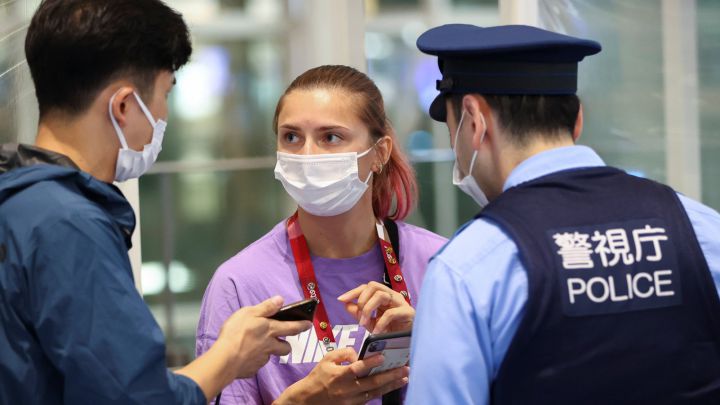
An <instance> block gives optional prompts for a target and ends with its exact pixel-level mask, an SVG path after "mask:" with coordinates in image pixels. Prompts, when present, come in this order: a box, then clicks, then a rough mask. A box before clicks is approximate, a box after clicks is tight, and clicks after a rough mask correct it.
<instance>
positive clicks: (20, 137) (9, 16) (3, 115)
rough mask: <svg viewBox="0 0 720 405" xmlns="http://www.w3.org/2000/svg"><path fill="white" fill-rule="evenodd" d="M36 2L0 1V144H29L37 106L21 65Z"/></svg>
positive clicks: (23, 60)
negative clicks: (30, 19)
mask: <svg viewBox="0 0 720 405" xmlns="http://www.w3.org/2000/svg"><path fill="white" fill-rule="evenodd" d="M36 5H37V1H34V0H33V1H27V0H14V1H0V143H6V142H18V141H20V142H32V140H33V139H34V137H35V131H36V129H37V102H36V100H35V92H34V87H33V84H32V79H31V76H30V70H29V68H28V66H27V63H25V35H26V34H27V25H28V19H29V18H30V15H31V13H32V11H33V10H34V9H35V7H36Z"/></svg>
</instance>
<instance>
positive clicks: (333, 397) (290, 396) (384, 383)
mask: <svg viewBox="0 0 720 405" xmlns="http://www.w3.org/2000/svg"><path fill="white" fill-rule="evenodd" d="M383 361H384V359H383V356H382V355H378V356H373V357H370V358H368V359H366V360H358V358H357V353H355V350H354V349H353V348H351V347H347V348H344V349H337V350H334V351H332V352H329V353H327V354H326V355H325V357H323V359H322V360H320V362H319V363H318V364H317V365H316V366H315V368H313V370H312V371H311V372H310V374H308V375H307V377H305V378H303V379H302V380H300V381H298V382H296V383H295V384H293V385H291V386H289V387H288V388H287V389H286V390H285V391H284V392H283V393H282V394H281V395H280V397H278V398H277V399H276V400H275V401H274V402H273V404H275V405H284V404H333V405H336V404H364V403H366V402H367V401H369V400H371V399H374V398H379V397H381V396H382V395H384V394H387V393H388V392H390V391H394V390H396V389H398V388H402V387H404V386H405V385H406V384H407V383H408V374H409V372H410V369H409V368H408V367H398V368H396V369H393V370H389V371H385V372H383V373H379V374H375V375H372V376H368V377H358V376H362V375H366V374H367V373H368V372H370V370H371V369H372V368H373V367H377V366H379V365H381V364H382V363H383ZM347 363H350V364H347Z"/></svg>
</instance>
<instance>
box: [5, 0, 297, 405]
mask: <svg viewBox="0 0 720 405" xmlns="http://www.w3.org/2000/svg"><path fill="white" fill-rule="evenodd" d="M25 48H26V49H25V51H26V55H27V62H28V65H29V67H30V71H31V73H32V77H33V81H34V83H35V89H36V94H37V99H38V103H39V107H40V124H39V129H38V133H37V139H36V144H35V145H34V146H30V145H3V146H1V147H0V403H2V404H55V403H69V404H111V403H112V404H150V403H158V404H170V403H178V404H181V403H182V404H203V403H207V401H209V400H210V399H211V398H213V397H214V396H215V395H217V394H218V393H219V392H220V391H221V389H222V388H223V387H224V386H225V385H227V384H228V383H230V382H231V381H232V380H234V379H235V378H246V377H251V376H253V375H254V374H255V372H256V371H257V370H258V369H259V368H260V367H261V366H262V365H263V364H265V363H266V362H267V360H268V358H269V356H270V355H273V354H274V355H284V354H287V353H288V352H289V351H290V348H289V345H288V344H287V343H286V342H284V341H282V340H280V339H278V338H280V337H282V336H286V335H294V334H297V333H299V332H301V331H302V330H305V329H308V328H309V327H310V326H311V325H310V323H309V322H279V321H274V320H269V319H267V317H268V316H270V315H272V314H274V313H275V312H276V311H277V310H278V309H279V308H280V306H281V305H282V299H281V298H280V297H275V298H273V299H270V300H268V301H266V302H264V303H261V304H260V305H258V306H256V307H248V308H245V309H242V310H240V311H238V312H236V313H235V314H234V315H233V316H232V317H231V318H229V319H228V320H227V321H226V323H225V325H224V326H223V329H222V331H221V333H220V336H219V338H218V340H217V342H216V343H215V345H214V346H213V347H212V348H211V349H210V351H209V352H208V353H206V354H205V355H203V356H201V357H199V358H198V359H196V360H195V361H194V362H192V363H191V364H189V365H188V366H186V367H184V368H182V369H180V370H177V371H176V372H170V371H169V370H167V368H166V365H165V346H164V338H163V334H162V332H161V330H160V328H159V327H158V325H157V323H156V322H155V320H154V319H153V317H152V315H151V313H150V311H149V310H148V308H147V307H146V305H145V304H144V303H143V300H142V297H141V296H140V295H139V294H138V292H137V291H136V290H135V287H134V283H133V276H132V272H131V268H130V263H129V260H128V255H127V250H128V249H129V248H130V237H131V235H132V233H133V230H134V227H135V217H134V214H133V211H132V209H131V207H130V205H129V204H128V202H127V201H126V200H125V198H124V197H123V195H122V194H121V192H120V191H119V190H118V189H117V188H116V187H115V186H113V185H112V182H113V180H115V181H123V180H126V179H129V178H135V177H138V176H140V175H142V174H143V173H144V172H145V171H147V170H148V169H149V168H150V166H151V165H152V164H153V162H154V161H155V159H156V158H157V154H158V153H159V152H160V149H161V142H162V137H163V131H164V129H165V121H164V119H165V118H166V117H167V94H168V93H169V92H170V90H171V88H172V86H173V83H174V72H175V71H176V70H177V69H178V68H180V67H181V66H182V65H184V64H185V63H186V62H187V61H188V58H189V57H190V53H191V46H190V41H189V35H188V31H187V27H186V25H185V23H184V21H183V19H182V17H181V16H180V15H179V14H177V13H175V12H174V11H173V10H171V9H170V8H168V7H167V6H166V5H165V4H163V3H162V2H161V1H159V0H45V1H43V2H42V3H41V5H40V7H39V9H38V11H37V12H36V14H35V15H34V17H33V19H32V22H31V24H30V27H29V29H28V35H27V39H26V44H25Z"/></svg>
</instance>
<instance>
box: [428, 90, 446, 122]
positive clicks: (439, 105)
mask: <svg viewBox="0 0 720 405" xmlns="http://www.w3.org/2000/svg"><path fill="white" fill-rule="evenodd" d="M429 112H430V118H432V119H434V120H435V121H438V122H446V121H447V109H446V108H445V95H444V94H438V96H437V97H435V100H433V102H432V104H430V111H429Z"/></svg>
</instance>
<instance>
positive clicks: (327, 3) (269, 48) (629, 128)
mask: <svg viewBox="0 0 720 405" xmlns="http://www.w3.org/2000/svg"><path fill="white" fill-rule="evenodd" d="M167 3H169V4H170V5H171V6H172V7H174V8H176V9H177V10H179V11H180V12H181V13H183V15H184V16H185V18H186V20H187V22H188V24H189V26H190V29H191V31H192V35H193V42H194V44H193V45H194V49H195V50H194V53H193V58H192V61H191V62H190V63H189V64H188V65H187V66H185V67H184V68H183V69H182V70H181V71H180V72H179V74H178V76H177V86H176V88H175V90H174V91H173V93H172V94H171V97H170V106H171V111H170V120H169V126H168V129H167V132H166V134H167V135H166V137H165V141H164V144H163V152H162V154H161V155H160V159H159V163H158V164H156V166H155V167H154V168H153V170H152V172H151V173H150V174H148V175H145V176H144V177H143V178H142V179H141V180H140V181H139V185H138V184H137V183H130V184H128V185H125V190H127V191H126V193H127V194H128V196H129V197H130V199H131V200H132V201H137V200H138V197H139V206H137V207H136V208H137V209H138V210H139V218H140V224H141V227H140V228H139V229H140V233H139V234H138V235H136V238H139V239H136V240H140V241H141V243H138V244H137V248H136V249H135V250H134V252H133V253H132V255H134V261H135V263H136V266H135V267H136V269H135V270H136V271H137V274H139V275H140V276H138V277H137V278H138V280H137V283H138V287H139V288H141V291H142V294H143V296H144V298H145V300H146V301H147V303H148V304H149V305H150V308H151V310H152V311H153V313H154V314H155V317H156V319H157V320H158V322H159V324H160V325H161V326H162V328H163V330H164V331H165V334H166V338H167V342H168V354H169V356H168V363H169V365H171V366H173V365H179V364H182V363H184V362H187V361H188V360H189V359H190V358H191V357H192V355H193V352H194V334H195V327H196V325H197V320H198V313H199V307H200V301H201V299H202V296H203V293H204V291H205V287H206V286H207V284H208V282H209V281H210V279H211V277H212V275H213V272H214V271H215V269H216V268H217V267H218V266H219V265H220V264H221V263H222V262H223V261H225V260H227V259H228V258H229V257H231V256H233V255H234V254H236V253H237V252H239V251H240V250H241V249H243V248H244V247H245V246H247V245H248V244H250V243H251V242H253V241H254V240H255V239H257V238H258V237H260V236H262V235H263V234H265V233H266V232H267V231H268V230H270V228H271V227H272V226H273V225H275V224H276V223H278V222H280V221H281V220H283V218H285V217H287V216H288V215H289V214H290V213H291V212H292V211H293V209H294V204H293V202H292V200H290V198H289V197H288V196H287V195H286V194H285V192H284V190H283V189H282V186H281V185H280V183H279V182H277V181H276V180H275V179H274V176H273V167H274V164H275V156H274V152H275V138H274V134H273V130H272V116H273V113H274V110H275V105H276V102H277V100H278V98H279V96H280V95H281V94H282V92H283V91H284V89H285V87H286V86H287V85H288V84H289V83H290V82H291V81H292V79H293V78H294V77H296V76H297V75H299V74H300V73H302V72H303V71H305V70H306V69H308V68H311V67H313V66H317V65H321V64H332V63H342V64H350V65H352V66H355V67H356V68H359V69H361V70H364V71H366V72H367V73H368V74H369V76H370V77H371V78H372V79H373V80H374V81H375V82H376V84H377V85H378V87H379V88H380V90H381V92H382V94H383V96H384V98H385V102H386V107H387V110H388V113H389V116H390V118H391V120H392V122H393V124H394V127H395V129H396V131H397V135H398V138H399V142H400V144H401V147H403V148H404V149H405V151H406V152H407V153H408V154H409V156H410V157H411V160H412V161H413V163H414V166H415V169H416V171H417V174H418V179H419V184H420V202H419V205H418V208H417V210H416V211H415V213H414V214H413V215H412V216H411V217H410V218H409V221H408V222H411V223H414V224H417V225H420V226H423V227H426V228H428V229H431V230H433V231H435V232H437V233H440V234H443V235H445V236H450V235H452V233H453V231H454V230H455V229H456V228H457V227H458V226H459V225H460V224H462V223H463V222H465V221H467V220H468V219H470V218H471V217H472V216H473V215H474V214H475V213H476V211H477V208H476V206H475V205H474V203H473V202H472V200H470V199H469V197H466V196H465V195H464V194H462V193H461V192H460V191H459V190H456V189H455V188H454V186H453V185H452V183H451V181H450V180H451V169H452V159H453V155H452V151H450V150H449V149H448V146H449V138H448V133H447V129H446V127H445V126H444V125H439V124H437V123H435V122H433V121H432V120H430V119H429V118H428V117H427V114H426V111H427V107H428V105H429V103H430V101H431V100H432V98H433V97H434V96H435V94H436V90H435V80H436V79H438V78H439V72H438V69H437V64H436V62H435V60H434V58H432V57H429V56H426V55H423V54H421V53H420V52H419V51H417V49H416V48H415V40H416V39H417V37H418V35H419V34H420V33H422V32H423V31H424V30H426V29H428V28H430V27H433V26H436V25H441V24H445V23H456V22H463V23H470V24H475V25H480V26H488V25H498V24H507V23H524V24H530V25H537V26H540V27H544V28H548V29H552V30H555V31H558V32H563V33H567V34H570V35H576V36H581V37H587V38H591V39H595V40H597V41H599V42H601V43H602V45H603V51H602V53H600V54H599V55H597V56H593V57H590V58H588V59H587V60H585V61H584V62H582V63H581V64H580V83H579V95H580V97H581V99H582V101H583V103H584V112H585V131H584V134H583V136H582V138H581V139H580V143H581V144H586V145H589V146H591V147H593V148H595V149H596V150H597V151H598V152H599V153H600V154H601V156H603V157H604V159H605V160H606V162H607V163H608V164H611V165H615V166H618V167H621V168H623V169H625V170H628V171H629V172H631V173H633V174H636V175H638V176H645V177H649V178H652V179H655V180H659V181H662V182H667V183H669V184H670V185H672V186H673V187H675V188H676V189H678V190H679V191H681V192H683V193H685V194H687V195H689V196H691V197H694V198H697V199H700V200H701V201H703V202H704V203H705V204H708V205H710V206H711V207H713V208H715V209H716V210H717V209H720V180H718V179H719V178H720V159H718V158H717V156H720V24H718V21H720V1H716V0H632V1H627V0H606V1H602V2H599V1H593V0H499V1H498V0H365V1H362V0H168V1H167ZM37 4H38V0H0V143H5V142H25V143H32V142H33V138H34V135H35V130H36V127H37V107H36V100H35V95H34V90H33V86H32V80H31V78H30V73H29V70H28V67H27V64H26V63H25V55H24V51H23V49H24V39H25V34H26V31H27V25H28V22H29V19H30V17H31V16H32V13H33V12H34V10H35V8H36V7H37ZM136 205H137V204H136Z"/></svg>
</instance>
